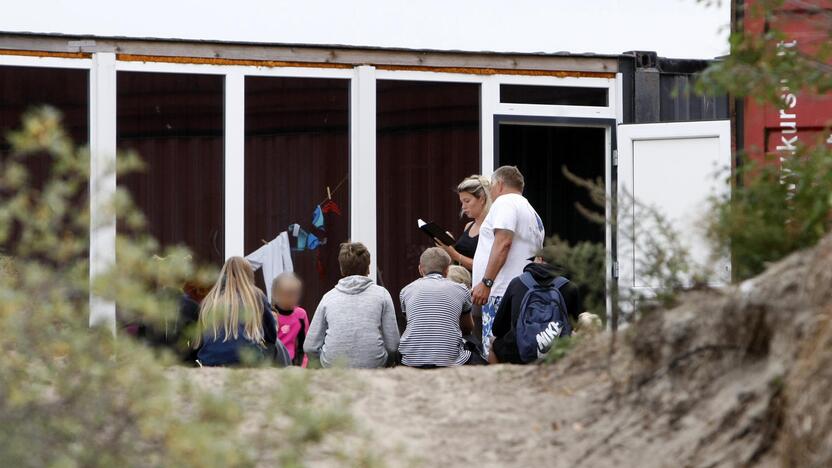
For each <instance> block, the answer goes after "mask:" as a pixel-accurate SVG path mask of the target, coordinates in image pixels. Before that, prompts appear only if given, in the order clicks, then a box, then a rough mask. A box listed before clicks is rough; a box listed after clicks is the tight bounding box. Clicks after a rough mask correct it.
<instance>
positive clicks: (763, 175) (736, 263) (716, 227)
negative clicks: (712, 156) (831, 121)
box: [708, 146, 832, 280]
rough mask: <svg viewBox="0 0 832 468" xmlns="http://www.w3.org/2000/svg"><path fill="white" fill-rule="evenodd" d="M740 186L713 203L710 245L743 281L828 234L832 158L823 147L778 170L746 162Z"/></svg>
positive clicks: (768, 163)
mask: <svg viewBox="0 0 832 468" xmlns="http://www.w3.org/2000/svg"><path fill="white" fill-rule="evenodd" d="M738 173H739V174H740V176H741V177H742V180H743V183H742V184H741V185H739V186H737V187H736V188H735V189H734V190H733V193H732V194H726V195H725V196H723V197H721V198H716V199H714V200H713V202H712V203H713V214H714V216H713V218H712V220H711V222H710V226H709V231H708V233H709V237H710V239H711V241H712V242H713V243H714V244H715V245H716V246H718V247H719V248H720V249H721V250H722V251H724V252H730V253H731V255H732V259H733V275H734V278H735V279H737V280H744V279H747V278H750V277H753V276H756V275H757V274H759V273H761V272H762V271H763V270H764V269H765V268H766V266H767V265H768V264H769V263H771V262H774V261H777V260H779V259H781V258H783V257H785V256H786V255H788V254H790V253H792V252H794V251H796V250H800V249H803V248H806V247H810V246H812V245H814V244H815V243H817V242H818V241H819V240H820V239H821V238H822V237H823V236H824V234H826V233H827V232H829V231H830V228H832V154H830V152H829V151H828V150H827V149H826V148H824V147H823V146H815V147H813V148H809V149H805V148H804V149H801V151H800V152H799V153H798V154H797V155H795V156H793V157H789V158H784V159H783V160H782V161H781V163H780V164H777V162H775V161H766V162H764V163H756V162H749V163H747V164H746V165H744V166H743V167H742V168H740V169H738Z"/></svg>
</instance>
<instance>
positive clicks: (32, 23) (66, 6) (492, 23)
mask: <svg viewBox="0 0 832 468" xmlns="http://www.w3.org/2000/svg"><path fill="white" fill-rule="evenodd" d="M4 3H6V5H4V6H3V8H2V14H0V30H3V31H6V32H41V33H63V34H81V35H97V36H122V37H152V38H171V39H173V38H176V39H197V40H220V41H240V42H267V43H291V44H329V45H354V46H375V47H403V48H414V49H442V50H468V51H483V50H487V51H499V52H572V53H584V52H590V53H598V54H618V53H621V52H624V51H627V50H653V51H656V52H658V53H659V55H661V56H665V57H678V58H713V57H716V56H719V55H723V54H725V53H727V34H728V32H727V26H728V23H729V20H730V5H729V4H730V2H729V0H722V2H721V3H722V5H720V6H711V7H706V6H703V5H701V4H699V3H697V1H696V0H340V1H339V0H331V1H323V0H293V1H288V0H233V1H228V0H223V1H220V0H129V1H126V0H74V1H73V0H27V1H13V0H6V2H4Z"/></svg>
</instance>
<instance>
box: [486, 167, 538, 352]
mask: <svg viewBox="0 0 832 468" xmlns="http://www.w3.org/2000/svg"><path fill="white" fill-rule="evenodd" d="M523 185H524V180H523V174H521V173H520V171H519V170H518V169H517V168H516V167H514V166H503V167H501V168H499V169H497V170H496V171H494V174H493V175H492V176H491V197H492V199H493V200H494V202H493V204H492V205H491V209H490V210H489V211H488V216H486V217H485V220H484V221H483V223H482V226H481V227H480V238H479V241H478V243H477V251H476V253H475V254H474V271H473V275H472V279H473V284H474V285H475V286H474V291H473V299H474V304H478V305H481V306H482V345H483V349H484V356H483V357H485V358H487V357H488V351H489V349H490V344H491V343H490V340H489V336H490V335H491V327H492V325H493V324H494V316H495V315H496V314H497V309H498V308H499V307H500V300H501V299H502V297H503V294H504V293H505V291H506V287H507V286H508V283H509V282H510V281H511V280H512V279H514V278H515V277H517V276H519V275H520V274H522V273H523V268H524V267H525V266H526V265H527V264H528V263H529V261H528V258H529V257H533V256H535V255H536V254H537V253H538V251H539V250H540V249H541V248H542V247H543V238H544V237H545V233H544V228H543V221H542V220H541V219H540V216H538V214H537V212H536V211H535V210H534V208H532V205H531V204H530V203H529V201H528V200H526V198H525V197H524V196H523Z"/></svg>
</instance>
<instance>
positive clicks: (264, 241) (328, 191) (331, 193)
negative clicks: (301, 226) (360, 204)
mask: <svg viewBox="0 0 832 468" xmlns="http://www.w3.org/2000/svg"><path fill="white" fill-rule="evenodd" d="M348 178H349V176H348V175H347V176H344V178H343V179H341V181H340V182H338V185H336V186H335V188H334V189H332V190H331V191H330V190H329V187H327V197H326V198H324V199H323V200H321V201H320V203H318V204H317V205H316V206H320V205H322V204H324V203H326V201H327V200H332V195H333V194H335V193H336V192H337V191H338V190H340V189H341V187H342V186H343V185H344V183H345V182H346V181H347V179H348ZM293 224H297V223H293ZM260 242H262V243H263V244H268V243H269V241H267V240H266V239H260Z"/></svg>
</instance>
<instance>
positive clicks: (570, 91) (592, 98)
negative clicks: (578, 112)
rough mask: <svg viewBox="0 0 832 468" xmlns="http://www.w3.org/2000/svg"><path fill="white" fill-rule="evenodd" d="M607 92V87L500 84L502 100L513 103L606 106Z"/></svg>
mask: <svg viewBox="0 0 832 468" xmlns="http://www.w3.org/2000/svg"><path fill="white" fill-rule="evenodd" d="M607 94H608V92H607V88H585V87H578V86H535V85H508V84H503V85H500V102H502V103H512V104H544V105H550V106H552V105H558V106H600V107H606V106H607V105H608V97H607Z"/></svg>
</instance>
